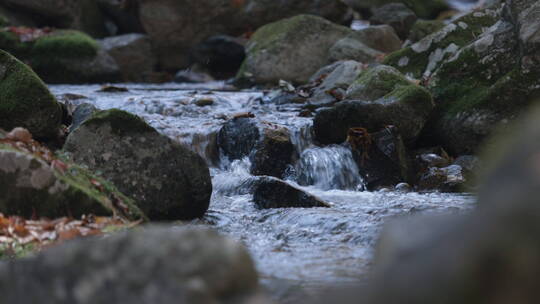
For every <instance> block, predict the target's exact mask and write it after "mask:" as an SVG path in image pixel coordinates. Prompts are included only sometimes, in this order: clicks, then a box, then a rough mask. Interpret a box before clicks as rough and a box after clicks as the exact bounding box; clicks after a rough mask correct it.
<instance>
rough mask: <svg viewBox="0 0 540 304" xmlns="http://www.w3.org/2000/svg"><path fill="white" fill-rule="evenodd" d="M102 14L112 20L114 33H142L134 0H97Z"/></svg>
mask: <svg viewBox="0 0 540 304" xmlns="http://www.w3.org/2000/svg"><path fill="white" fill-rule="evenodd" d="M97 4H98V6H99V8H100V9H101V10H102V11H103V14H104V15H105V16H106V17H108V18H109V19H110V20H112V21H113V22H114V25H115V26H116V28H117V32H116V33H115V34H129V33H144V29H143V27H142V24H141V22H140V21H139V2H138V1H136V0H97Z"/></svg>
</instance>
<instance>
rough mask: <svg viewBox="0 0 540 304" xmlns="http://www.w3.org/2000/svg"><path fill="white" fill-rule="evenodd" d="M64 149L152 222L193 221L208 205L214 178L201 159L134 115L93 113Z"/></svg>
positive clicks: (113, 111) (121, 112)
mask: <svg viewBox="0 0 540 304" xmlns="http://www.w3.org/2000/svg"><path fill="white" fill-rule="evenodd" d="M64 150H65V151H66V152H67V153H69V155H70V156H71V157H72V159H73V160H74V161H75V162H77V163H81V164H84V165H87V166H88V167H89V168H90V169H91V170H95V171H99V172H101V173H102V174H103V176H104V177H105V178H107V179H108V180H110V181H111V182H113V183H114V184H115V185H116V186H117V187H118V188H119V189H120V191H122V192H123V193H125V194H126V195H129V196H130V197H132V198H133V199H134V200H135V202H136V204H137V206H139V208H141V210H142V211H143V212H144V213H145V214H147V215H148V217H149V218H150V219H151V220H184V219H193V218H197V217H201V216H202V215H204V213H205V212H206V210H207V209H208V206H209V203H210V196H211V194H212V182H211V179H210V172H209V169H208V166H207V165H206V163H205V161H204V160H203V159H202V158H201V157H200V156H199V155H197V154H196V153H194V152H192V151H190V150H188V149H187V148H185V147H183V146H181V145H180V144H178V143H176V142H173V141H172V140H171V139H169V138H168V137H166V136H164V135H161V134H159V133H158V132H157V131H156V130H155V129H154V128H152V127H150V126H149V125H147V124H146V123H145V122H144V121H143V120H142V119H141V118H139V117H137V116H135V115H133V114H130V113H127V112H125V111H121V110H117V109H112V110H107V111H102V112H98V113H96V114H94V115H93V116H92V117H91V118H90V119H88V120H86V121H85V122H84V123H82V124H81V125H80V126H79V127H78V128H77V129H75V130H74V131H73V132H72V133H71V134H70V135H69V136H68V139H67V141H66V144H65V145H64Z"/></svg>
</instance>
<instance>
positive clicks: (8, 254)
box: [0, 242, 38, 260]
mask: <svg viewBox="0 0 540 304" xmlns="http://www.w3.org/2000/svg"><path fill="white" fill-rule="evenodd" d="M37 250H38V248H37V246H36V245H35V244H32V243H29V244H21V243H18V242H14V243H10V244H6V243H0V260H13V259H20V258H25V257H28V256H30V255H32V254H34V253H35V252H36V251H37Z"/></svg>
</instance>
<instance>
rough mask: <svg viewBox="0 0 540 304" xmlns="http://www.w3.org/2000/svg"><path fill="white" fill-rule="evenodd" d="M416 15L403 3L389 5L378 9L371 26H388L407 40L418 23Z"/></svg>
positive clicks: (402, 38) (371, 20)
mask: <svg viewBox="0 0 540 304" xmlns="http://www.w3.org/2000/svg"><path fill="white" fill-rule="evenodd" d="M416 19H417V17H416V14H415V13H414V12H413V11H412V10H411V9H409V8H408V7H407V6H406V5H405V4H403V3H389V4H386V5H383V6H381V7H379V8H377V9H376V10H375V11H374V12H373V16H371V18H370V19H369V21H370V22H371V24H388V25H390V26H391V27H392V28H393V29H394V30H395V31H396V33H397V35H398V36H399V38H401V40H405V39H407V37H408V36H409V31H410V30H411V28H412V26H413V24H414V23H415V22H416Z"/></svg>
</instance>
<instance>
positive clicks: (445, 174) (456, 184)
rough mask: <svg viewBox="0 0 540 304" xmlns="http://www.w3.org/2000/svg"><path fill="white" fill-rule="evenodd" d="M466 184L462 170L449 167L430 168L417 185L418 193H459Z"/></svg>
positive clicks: (453, 166) (458, 167)
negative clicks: (430, 191)
mask: <svg viewBox="0 0 540 304" xmlns="http://www.w3.org/2000/svg"><path fill="white" fill-rule="evenodd" d="M465 182H466V179H465V177H464V176H463V168H461V166H458V165H451V166H448V167H444V168H437V167H431V168H429V169H428V171H427V172H426V173H424V174H422V176H420V179H419V180H418V183H417V189H418V190H419V191H427V190H438V191H441V192H461V191H462V190H463V189H462V188H463V186H464V184H465Z"/></svg>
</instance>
